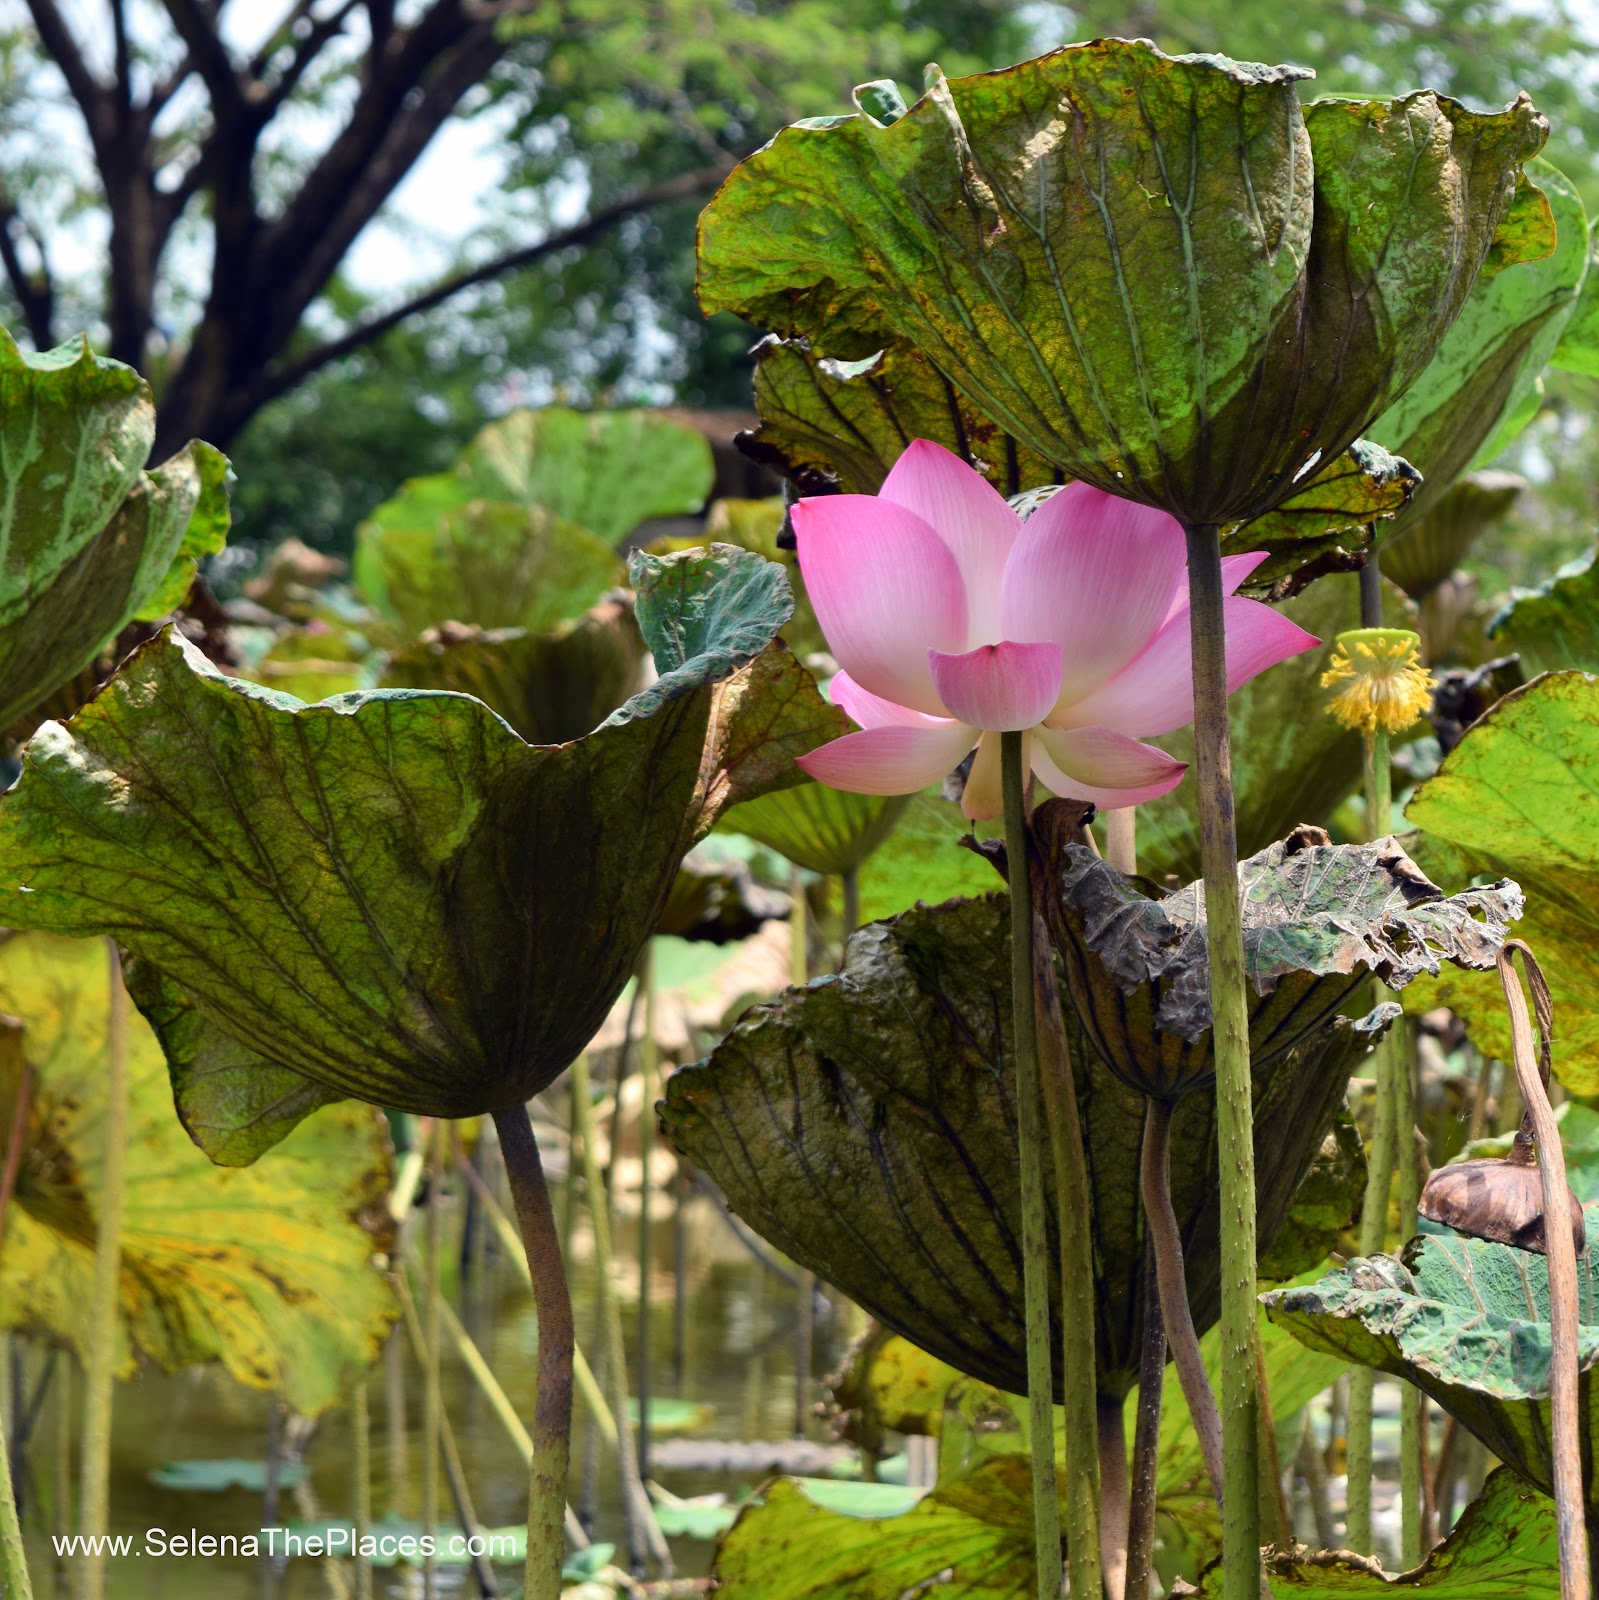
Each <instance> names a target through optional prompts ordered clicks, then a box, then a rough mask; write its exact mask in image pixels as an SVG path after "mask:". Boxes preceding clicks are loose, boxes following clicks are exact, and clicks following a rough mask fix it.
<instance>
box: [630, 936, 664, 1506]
mask: <svg viewBox="0 0 1599 1600" xmlns="http://www.w3.org/2000/svg"><path fill="white" fill-rule="evenodd" d="M638 981H639V983H640V984H641V985H642V986H643V989H644V1037H643V1039H641V1040H640V1041H639V1064H638V1070H639V1112H638V1153H639V1183H638V1196H639V1214H638V1331H637V1334H636V1336H635V1337H636V1338H637V1341H638V1349H637V1350H636V1352H635V1359H636V1360H637V1362H638V1471H639V1477H640V1478H648V1477H649V1475H650V1358H651V1356H652V1354H653V1351H652V1350H651V1348H650V1346H651V1340H650V1268H651V1267H652V1265H653V1264H654V1261H655V1229H654V1219H653V1218H652V1217H651V1216H650V1157H651V1155H652V1154H653V1153H654V1145H655V1091H656V1087H657V1083H656V1080H657V1077H658V1075H659V1068H660V1057H661V1050H660V1046H659V1045H658V1044H657V1043H656V1042H655V952H654V949H653V947H652V946H651V944H650V943H649V941H648V940H646V941H645V945H644V952H643V954H642V955H641V956H640V957H639V973H638Z"/></svg>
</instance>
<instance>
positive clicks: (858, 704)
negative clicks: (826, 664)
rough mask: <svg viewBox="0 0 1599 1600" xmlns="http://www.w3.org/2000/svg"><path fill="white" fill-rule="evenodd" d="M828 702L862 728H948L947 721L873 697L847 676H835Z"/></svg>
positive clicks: (844, 674) (845, 673)
mask: <svg viewBox="0 0 1599 1600" xmlns="http://www.w3.org/2000/svg"><path fill="white" fill-rule="evenodd" d="M827 693H828V696H829V698H830V699H831V700H832V702H833V704H834V705H835V706H838V707H839V709H840V710H842V711H843V712H844V714H845V716H847V717H849V718H850V719H851V720H852V721H853V722H855V723H857V724H858V725H859V726H860V727H862V728H947V727H948V726H949V725H950V719H949V718H948V717H930V716H928V714H927V713H926V712H925V711H913V710H911V708H910V707H909V706H901V705H896V704H895V703H894V702H893V701H892V700H885V699H884V698H883V697H882V696H881V695H877V694H872V693H870V692H869V691H867V690H865V689H863V688H861V686H860V685H859V684H858V683H857V682H856V681H855V680H854V679H853V678H852V677H850V675H849V674H848V673H847V672H835V673H834V674H833V681H832V683H831V684H829V685H828V690H827Z"/></svg>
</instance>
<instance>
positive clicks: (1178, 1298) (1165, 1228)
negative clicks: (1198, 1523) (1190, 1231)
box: [1140, 1099, 1254, 1505]
mask: <svg viewBox="0 0 1599 1600" xmlns="http://www.w3.org/2000/svg"><path fill="white" fill-rule="evenodd" d="M1144 1108H1145V1109H1144V1144H1143V1161H1142V1169H1141V1174H1140V1177H1141V1183H1142V1187H1143V1195H1144V1215H1145V1217H1146V1218H1147V1219H1148V1223H1149V1240H1150V1245H1151V1248H1152V1249H1153V1251H1154V1256H1155V1282H1156V1284H1157V1286H1158V1298H1159V1301H1160V1316H1161V1321H1162V1323H1163V1324H1164V1326H1165V1337H1166V1342H1167V1343H1168V1344H1169V1345H1170V1346H1171V1352H1172V1359H1173V1360H1174V1361H1175V1362H1176V1363H1177V1381H1178V1382H1179V1383H1180V1384H1181V1385H1182V1387H1183V1399H1184V1400H1186V1401H1187V1402H1188V1415H1189V1418H1190V1420H1191V1421H1192V1422H1193V1425H1194V1437H1195V1438H1196V1439H1197V1440H1198V1441H1199V1454H1200V1459H1201V1460H1202V1461H1203V1462H1204V1463H1205V1476H1206V1477H1208V1478H1209V1479H1210V1488H1211V1493H1212V1494H1214V1495H1215V1497H1216V1503H1217V1505H1224V1504H1225V1500H1224V1484H1225V1479H1226V1464H1225V1452H1224V1451H1223V1448H1222V1425H1221V1411H1220V1408H1219V1407H1218V1406H1217V1404H1216V1394H1215V1391H1214V1390H1213V1389H1212V1388H1211V1386H1210V1375H1209V1373H1207V1372H1206V1371H1205V1359H1204V1357H1203V1356H1202V1355H1201V1354H1200V1353H1199V1334H1198V1333H1197V1332H1196V1331H1195V1329H1194V1316H1193V1312H1192V1311H1191V1310H1190V1308H1189V1305H1188V1278H1187V1274H1186V1272H1185V1270H1184V1264H1183V1239H1182V1234H1181V1233H1180V1232H1179V1230H1178V1227H1177V1213H1176V1211H1175V1210H1174V1209H1173V1207H1172V1203H1171V1119H1172V1103H1171V1102H1170V1101H1169V1100H1155V1099H1146V1100H1145V1101H1144ZM1250 1334H1251V1343H1250V1344H1248V1345H1246V1346H1245V1350H1244V1355H1245V1357H1246V1359H1250V1360H1251V1364H1252V1342H1253V1335H1254V1330H1253V1329H1251V1330H1250Z"/></svg>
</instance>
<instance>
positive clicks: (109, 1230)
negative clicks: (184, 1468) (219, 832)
mask: <svg viewBox="0 0 1599 1600" xmlns="http://www.w3.org/2000/svg"><path fill="white" fill-rule="evenodd" d="M106 957H107V981H108V984H109V995H108V1004H107V1007H106V1076H105V1175H104V1177H103V1178H102V1180H101V1188H100V1228H99V1232H98V1235H97V1237H96V1239H95V1248H94V1290H93V1295H92V1298H91V1299H90V1302H89V1308H88V1309H89V1354H88V1360H87V1361H86V1362H85V1363H84V1385H83V1458H82V1473H83V1477H82V1482H81V1484H80V1486H79V1490H78V1507H79V1515H78V1531H79V1533H81V1534H84V1535H85V1536H86V1538H87V1539H90V1540H95V1543H94V1544H93V1545H84V1546H80V1547H79V1548H80V1549H83V1550H84V1551H85V1553H84V1554H83V1555H82V1556H80V1558H79V1562H78V1582H77V1597H78V1600H103V1597H104V1595H105V1561H106V1558H105V1552H104V1547H103V1545H102V1544H101V1543H100V1541H99V1540H98V1539H96V1535H104V1534H105V1532H106V1531H107V1528H108V1526H109V1524H110V1512H111V1504H110V1502H111V1401H112V1390H113V1386H114V1384H115V1381H116V1369H117V1323H118V1315H117V1313H118V1310H119V1301H120V1298H121V1288H122V1204H123V1200H124V1197H125V1196H124V1191H125V1189H126V1187H127V1185H126V1178H127V1150H128V991H127V990H126V989H125V988H124V987H123V986H122V958H121V957H120V956H119V955H118V954H117V947H116V945H115V944H114V943H113V942H112V941H111V940H110V939H107V940H106Z"/></svg>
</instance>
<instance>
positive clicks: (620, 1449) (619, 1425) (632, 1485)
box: [529, 1056, 672, 1600]
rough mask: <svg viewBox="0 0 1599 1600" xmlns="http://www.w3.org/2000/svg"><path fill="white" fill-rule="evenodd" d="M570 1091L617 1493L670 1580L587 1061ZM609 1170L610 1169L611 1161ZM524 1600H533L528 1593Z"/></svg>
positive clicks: (576, 1068) (582, 1060) (575, 1067)
mask: <svg viewBox="0 0 1599 1600" xmlns="http://www.w3.org/2000/svg"><path fill="white" fill-rule="evenodd" d="M572 1093H573V1094H574V1095H575V1096H576V1097H577V1107H578V1132H579V1134H580V1136H581V1141H582V1145H583V1186H584V1188H585V1189H586V1190H587V1192H588V1197H589V1225H590V1226H591V1227H592V1228H593V1230H594V1279H595V1284H596V1287H597V1292H598V1295H599V1300H600V1322H601V1335H602V1347H603V1350H604V1358H605V1376H606V1377H607V1378H608V1379H609V1380H610V1384H611V1395H610V1401H611V1411H612V1413H613V1414H614V1416H615V1417H616V1442H617V1452H616V1454H617V1464H618V1465H619V1466H620V1468H621V1476H622V1494H623V1497H624V1501H625V1506H624V1509H625V1510H626V1513H627V1516H628V1518H629V1520H630V1522H631V1523H632V1525H633V1526H634V1527H635V1528H636V1530H637V1531H638V1532H639V1533H640V1534H641V1535H642V1536H643V1538H644V1540H645V1543H646V1544H647V1545H648V1547H649V1554H650V1557H651V1559H652V1560H653V1561H654V1562H655V1564H656V1565H657V1566H658V1567H659V1568H660V1570H661V1573H662V1575H663V1576H664V1577H668V1578H669V1577H671V1576H672V1553H671V1551H670V1550H668V1549H667V1546H666V1540H665V1538H664V1537H662V1534H661V1530H660V1528H659V1526H658V1525H657V1524H656V1521H655V1512H654V1508H653V1507H652V1506H651V1504H650V1497H649V1495H648V1494H647V1493H645V1490H644V1484H643V1481H642V1480H641V1479H640V1477H639V1470H638V1456H637V1454H636V1452H635V1449H634V1444H633V1430H632V1429H631V1428H630V1427H629V1426H628V1423H627V1351H626V1348H625V1346H624V1345H623V1342H622V1312H621V1308H620V1307H619V1306H618V1305H617V1303H616V1287H615V1284H614V1282H613V1281H612V1278H611V1262H612V1260H613V1257H612V1255H611V1219H610V1211H609V1207H607V1205H606V1204H605V1188H604V1185H603V1184H602V1183H601V1181H600V1163H599V1158H598V1156H597V1155H596V1153H595V1148H594V1128H593V1126H592V1123H593V1116H592V1112H591V1109H590V1107H591V1105H592V1101H591V1100H590V1099H589V1064H588V1059H587V1058H586V1057H584V1056H579V1057H578V1058H577V1060H576V1061H574V1062H573V1063H572ZM612 1167H613V1170H614V1167H615V1160H614V1158H613V1161H612ZM529 1600H533V1596H532V1591H531V1590H529Z"/></svg>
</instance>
